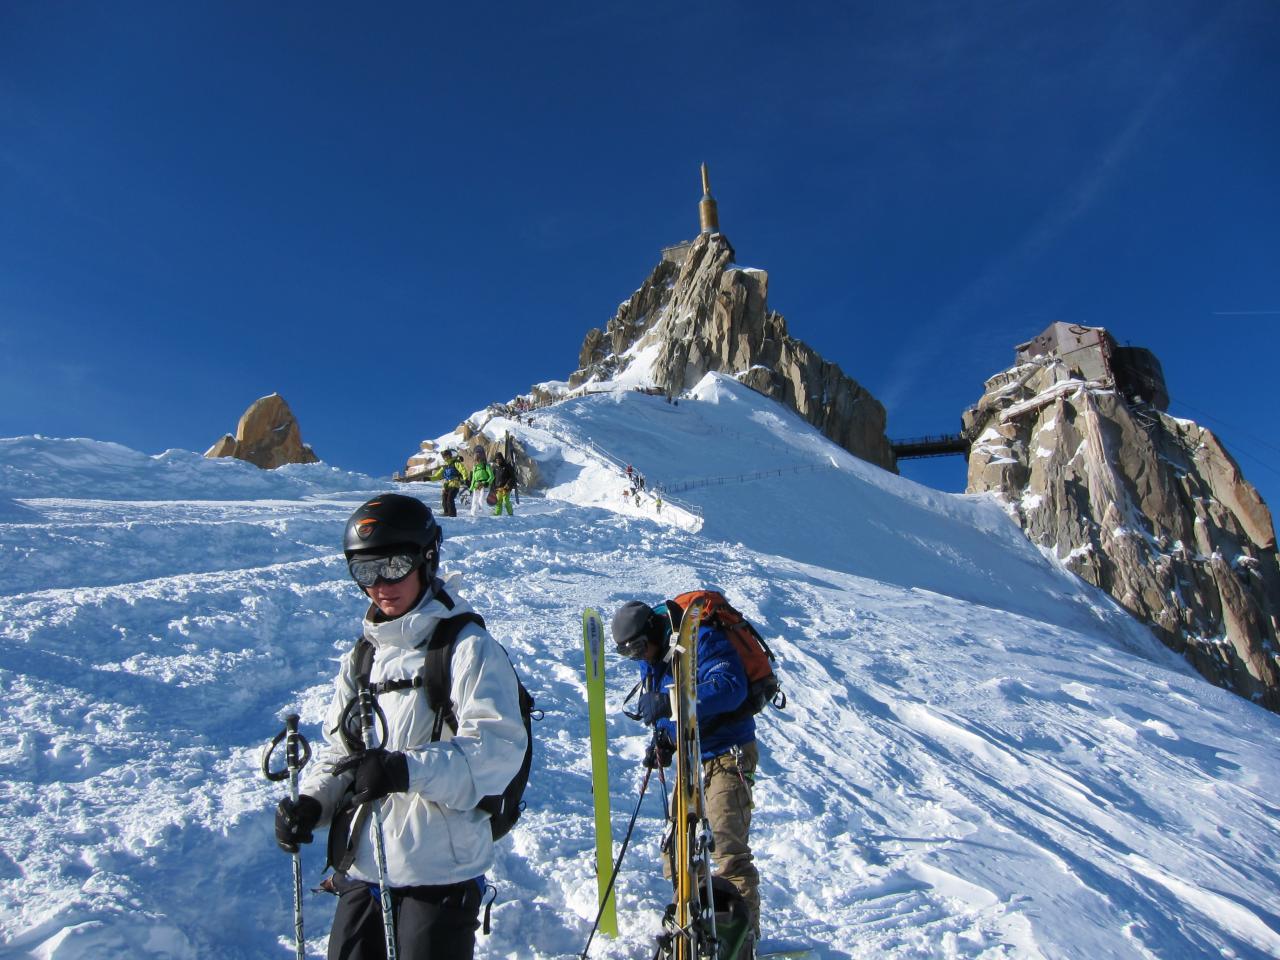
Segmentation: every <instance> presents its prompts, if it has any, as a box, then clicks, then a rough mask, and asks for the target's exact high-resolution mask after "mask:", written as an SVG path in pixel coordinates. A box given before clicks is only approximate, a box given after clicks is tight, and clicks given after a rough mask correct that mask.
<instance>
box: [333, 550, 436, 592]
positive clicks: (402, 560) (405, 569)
mask: <svg viewBox="0 0 1280 960" xmlns="http://www.w3.org/2000/svg"><path fill="white" fill-rule="evenodd" d="M420 559H421V558H420V557H415V556H412V555H411V554H407V553H399V554H396V555H395V556H394V557H370V558H365V559H361V558H356V559H354V560H351V561H350V562H349V563H348V564H347V568H348V569H349V570H350V571H351V579H353V580H355V582H356V583H358V584H360V586H362V587H366V588H368V587H372V586H373V585H374V584H375V583H377V582H378V581H379V580H385V581H386V582H387V583H399V582H400V581H401V580H403V579H404V578H405V577H407V576H408V575H409V574H411V573H413V571H414V570H416V569H417V567H418V562H419V560H420Z"/></svg>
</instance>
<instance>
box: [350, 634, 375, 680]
mask: <svg viewBox="0 0 1280 960" xmlns="http://www.w3.org/2000/svg"><path fill="white" fill-rule="evenodd" d="M351 672H352V673H353V674H355V678H356V688H357V689H359V688H362V687H367V686H369V674H370V673H372V672H373V644H372V643H370V642H369V641H368V640H366V639H365V638H364V637H363V636H362V637H360V639H359V640H357V641H356V646H355V649H354V650H352V651H351Z"/></svg>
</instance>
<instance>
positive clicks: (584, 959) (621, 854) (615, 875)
mask: <svg viewBox="0 0 1280 960" xmlns="http://www.w3.org/2000/svg"><path fill="white" fill-rule="evenodd" d="M652 776H653V767H648V768H646V769H645V772H644V781H643V782H642V783H641V784H640V798H639V799H638V800H636V808H635V810H633V811H631V822H630V823H629V824H627V833H626V836H624V837H623V838H622V849H621V850H619V851H618V859H617V861H616V862H615V863H614V865H613V872H612V873H611V874H610V875H609V885H608V886H607V887H605V888H604V896H603V897H601V898H600V909H599V910H597V911H596V922H595V923H593V924H592V925H591V933H590V934H589V935H588V936H587V945H586V946H585V947H583V948H582V957H581V958H580V960H587V951H588V950H590V949H591V941H592V940H593V939H594V938H595V935H596V930H597V929H598V928H599V926H600V918H601V917H602V916H604V908H605V904H607V903H608V902H609V894H611V893H612V892H613V883H614V881H615V880H617V879H618V871H619V870H620V869H622V858H623V857H625V856H626V855H627V845H628V844H629V843H631V831H632V830H634V829H635V827H636V817H638V816H639V815H640V804H641V803H643V802H644V792H645V790H647V789H648V788H649V778H650V777H652Z"/></svg>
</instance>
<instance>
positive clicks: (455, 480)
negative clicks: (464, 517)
mask: <svg viewBox="0 0 1280 960" xmlns="http://www.w3.org/2000/svg"><path fill="white" fill-rule="evenodd" d="M427 479H428V480H439V481H440V482H441V486H440V512H441V513H443V514H444V515H445V516H446V517H456V516H457V515H458V505H457V501H458V491H459V490H460V489H461V488H462V487H463V486H464V485H465V484H466V480H467V475H466V472H465V471H464V469H463V466H462V458H461V457H459V456H458V454H457V452H456V451H455V450H453V449H452V448H449V449H447V450H445V451H444V463H442V464H441V465H440V466H439V467H438V468H437V469H436V470H435V471H433V472H432V473H429V474H428V475H427Z"/></svg>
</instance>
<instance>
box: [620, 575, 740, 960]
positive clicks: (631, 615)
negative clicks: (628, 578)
mask: <svg viewBox="0 0 1280 960" xmlns="http://www.w3.org/2000/svg"><path fill="white" fill-rule="evenodd" d="M682 614H683V611H681V610H680V608H679V607H678V606H676V605H675V604H674V602H672V601H670V600H668V601H666V602H665V603H660V604H658V606H656V607H650V606H649V605H648V604H645V603H642V602H641V601H639V600H630V601H628V602H627V603H624V604H623V605H622V606H621V607H620V608H619V609H618V612H617V613H616V614H614V617H613V641H614V644H615V645H616V647H617V650H618V653H620V654H621V655H622V656H624V657H627V658H628V659H630V660H635V661H637V662H638V664H639V666H640V689H639V701H638V705H637V710H636V712H635V714H633V716H636V717H637V718H638V719H640V720H641V721H642V722H643V723H644V724H645V725H646V726H649V727H652V728H653V729H654V732H655V736H654V742H653V745H652V746H651V747H650V748H649V751H648V752H647V753H646V755H645V758H644V762H645V765H646V766H655V765H661V766H663V767H665V766H668V765H669V764H670V763H671V758H672V756H673V755H674V753H675V734H676V729H675V723H674V722H673V721H672V720H671V697H670V695H669V690H670V688H671V683H672V677H671V666H670V663H669V662H668V661H667V660H666V655H667V651H668V649H669V647H670V645H671V636H672V633H673V632H674V631H675V630H678V629H679V625H680V618H681V616H682ZM696 679H697V685H698V692H697V696H698V725H699V726H700V727H701V729H702V773H703V778H704V779H703V783H704V792H705V795H706V815H707V820H708V821H709V822H710V824H711V832H712V834H713V835H714V837H715V850H714V852H713V857H714V859H715V863H716V876H718V877H723V878H724V879H726V880H728V881H730V882H731V883H732V884H733V885H734V887H736V888H737V890H738V892H739V893H741V894H742V899H743V900H744V901H745V903H746V907H747V913H748V916H749V918H750V923H751V926H752V928H753V929H754V931H755V937H756V939H757V940H758V939H759V936H760V892H759V888H760V873H759V871H758V870H757V869H756V865H755V862H754V858H753V857H752V854H751V845H750V832H751V807H752V800H751V789H752V786H753V784H754V783H755V772H756V764H757V762H758V760H759V750H758V748H757V746H756V720H755V716H754V715H753V714H752V713H751V712H750V710H749V708H748V707H746V701H747V691H748V683H747V675H746V671H745V670H744V668H743V665H742V660H741V658H740V657H739V656H738V653H737V651H736V650H735V649H734V647H733V644H732V643H731V642H730V640H729V638H728V637H726V636H725V635H724V633H722V632H721V631H720V630H719V629H716V628H715V627H709V626H703V627H701V628H700V629H699V630H698V675H697V678H696ZM744 712H745V715H743V714H744ZM664 872H666V873H668V874H669V873H670V864H665V865H664ZM747 955H748V956H750V954H747Z"/></svg>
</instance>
